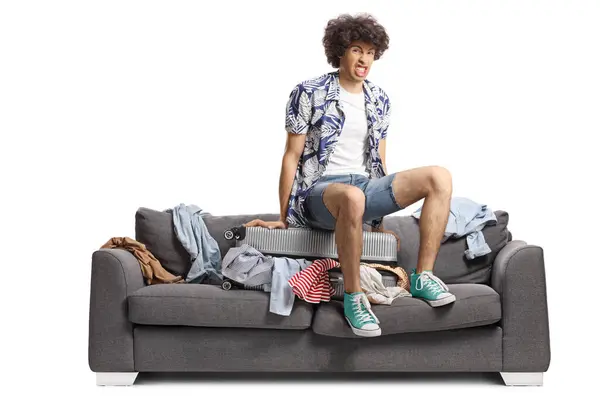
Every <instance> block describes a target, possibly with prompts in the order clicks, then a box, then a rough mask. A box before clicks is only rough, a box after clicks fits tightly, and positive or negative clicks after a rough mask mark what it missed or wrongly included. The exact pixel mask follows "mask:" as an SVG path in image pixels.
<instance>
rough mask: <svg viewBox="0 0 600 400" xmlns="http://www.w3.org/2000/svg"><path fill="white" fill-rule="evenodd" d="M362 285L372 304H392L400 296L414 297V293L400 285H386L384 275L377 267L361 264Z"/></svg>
mask: <svg viewBox="0 0 600 400" xmlns="http://www.w3.org/2000/svg"><path fill="white" fill-rule="evenodd" d="M360 287H361V288H362V290H363V291H364V292H365V294H366V295H367V298H368V299H369V302H370V303H372V304H387V305H390V304H392V302H393V301H394V299H396V298H398V297H412V295H411V294H410V293H409V292H408V291H407V290H406V289H404V288H402V287H400V286H393V287H386V286H385V285H384V284H383V277H382V276H381V274H380V273H379V271H377V270H376V269H375V268H371V267H367V266H364V265H362V263H361V266H360Z"/></svg>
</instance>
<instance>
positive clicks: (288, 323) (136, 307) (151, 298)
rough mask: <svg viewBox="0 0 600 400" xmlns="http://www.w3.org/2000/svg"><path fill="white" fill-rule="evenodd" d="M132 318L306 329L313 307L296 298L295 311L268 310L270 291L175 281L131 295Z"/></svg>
mask: <svg viewBox="0 0 600 400" xmlns="http://www.w3.org/2000/svg"><path fill="white" fill-rule="evenodd" d="M127 300H128V305H129V311H128V314H129V320H130V321H131V322H133V323H136V324H144V325H186V326H202V327H229V328H231V327H233V328H266V329H306V328H308V327H310V324H311V320H312V316H313V306H312V305H311V304H308V303H305V302H303V301H300V300H298V301H296V302H295V304H294V308H293V309H292V313H291V314H290V315H289V316H282V315H278V314H274V313H271V312H270V311H269V303H270V293H268V292H262V291H255V290H223V289H221V287H220V286H216V285H207V284H196V283H190V284H187V283H175V284H159V285H150V286H145V287H143V288H141V289H139V290H137V291H135V292H133V293H132V294H131V295H130V296H129V297H128V299H127Z"/></svg>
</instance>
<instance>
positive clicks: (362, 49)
mask: <svg viewBox="0 0 600 400" xmlns="http://www.w3.org/2000/svg"><path fill="white" fill-rule="evenodd" d="M374 60H375V47H374V46H373V45H372V44H371V43H365V42H361V41H356V42H352V43H351V44H350V46H348V48H347V49H346V53H345V54H344V56H343V57H342V58H341V59H340V74H343V75H344V76H345V77H346V78H347V79H350V80H352V81H355V82H362V81H364V80H365V79H366V78H367V75H368V74H369V71H370V69H371V65H372V64H373V61H374Z"/></svg>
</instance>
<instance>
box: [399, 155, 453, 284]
mask: <svg viewBox="0 0 600 400" xmlns="http://www.w3.org/2000/svg"><path fill="white" fill-rule="evenodd" d="M392 188H393V190H394V196H395V198H396V202H397V203H398V204H399V205H400V206H402V207H407V206H409V205H411V204H414V203H416V202H417V201H419V200H421V199H423V198H425V201H424V202H423V208H422V209H421V217H420V223H419V226H420V236H421V243H420V247H419V258H418V261H417V271H416V272H417V273H418V274H419V273H421V272H423V271H432V270H433V266H434V264H435V260H436V258H437V255H438V252H439V249H440V244H441V241H442V238H443V236H444V231H445V229H446V225H447V224H448V216H449V215H450V200H451V197H452V176H451V174H450V172H449V171H448V170H447V169H445V168H443V167H437V166H429V167H419V168H414V169H410V170H407V171H402V172H398V173H396V176H395V178H394V181H393V183H392Z"/></svg>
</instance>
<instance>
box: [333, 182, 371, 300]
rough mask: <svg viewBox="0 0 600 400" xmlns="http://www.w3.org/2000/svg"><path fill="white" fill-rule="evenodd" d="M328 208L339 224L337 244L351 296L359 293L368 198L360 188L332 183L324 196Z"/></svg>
mask: <svg viewBox="0 0 600 400" xmlns="http://www.w3.org/2000/svg"><path fill="white" fill-rule="evenodd" d="M323 202H324V203H325V207H327V209H328V210H329V212H331V215H333V217H334V218H335V220H336V223H335V242H336V245H337V251H338V258H339V262H340V267H341V269H342V274H343V277H344V290H345V291H346V292H347V293H353V292H359V291H361V290H362V289H361V287H360V256H361V254H362V247H363V241H362V236H363V230H362V226H363V221H362V218H363V214H364V211H365V195H364V193H363V192H362V191H361V190H360V189H358V188H357V187H354V186H351V185H346V184H343V183H332V184H331V185H329V186H327V188H326V189H325V191H324V192H323Z"/></svg>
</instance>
